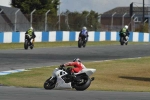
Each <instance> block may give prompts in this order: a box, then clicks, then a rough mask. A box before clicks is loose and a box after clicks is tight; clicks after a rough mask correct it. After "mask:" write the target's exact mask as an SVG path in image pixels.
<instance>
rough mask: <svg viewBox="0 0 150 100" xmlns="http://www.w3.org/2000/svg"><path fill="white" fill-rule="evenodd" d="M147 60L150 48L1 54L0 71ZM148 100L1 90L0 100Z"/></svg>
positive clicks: (99, 94) (57, 49)
mask: <svg viewBox="0 0 150 100" xmlns="http://www.w3.org/2000/svg"><path fill="white" fill-rule="evenodd" d="M144 56H150V45H128V46H120V45H111V46H87V47H86V48H77V47H55V48H34V49H33V50H24V49H13V50H0V61H1V62H0V71H6V70H10V69H22V68H25V69H27V68H34V67H42V66H50V65H60V64H62V63H65V62H68V61H72V60H73V59H74V58H76V57H79V58H80V59H81V60H82V62H83V63H84V62H87V61H101V60H110V59H121V58H134V57H144ZM80 97H81V98H82V100H143V99H144V100H149V99H150V93H140V92H136V93H134V92H132V93H128V92H104V91H82V93H81V91H80V92H79V91H66V90H52V91H47V90H44V89H28V88H15V87H5V86H1V87H0V100H20V99H21V100H26V99H28V100H35V99H36V100H41V99H50V100H58V99H62V100H77V99H80Z"/></svg>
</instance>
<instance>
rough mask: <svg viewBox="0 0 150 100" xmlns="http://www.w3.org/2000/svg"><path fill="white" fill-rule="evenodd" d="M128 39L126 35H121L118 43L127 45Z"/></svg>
mask: <svg viewBox="0 0 150 100" xmlns="http://www.w3.org/2000/svg"><path fill="white" fill-rule="evenodd" d="M128 39H129V37H128V36H124V37H121V38H120V44H121V45H124V44H125V45H128Z"/></svg>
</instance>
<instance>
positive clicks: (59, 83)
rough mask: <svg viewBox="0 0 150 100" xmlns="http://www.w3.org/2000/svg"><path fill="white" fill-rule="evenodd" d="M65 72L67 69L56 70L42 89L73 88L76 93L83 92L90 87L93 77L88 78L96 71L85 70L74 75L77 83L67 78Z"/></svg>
mask: <svg viewBox="0 0 150 100" xmlns="http://www.w3.org/2000/svg"><path fill="white" fill-rule="evenodd" d="M67 70H68V68H67V69H65V68H60V67H59V68H56V69H55V70H54V71H53V73H52V76H51V77H50V78H48V79H47V80H46V81H45V82H44V88H45V89H46V90H51V89H72V88H75V89H76V90H77V91H84V90H86V89H87V88H88V87H89V86H90V85H91V82H92V81H93V80H94V77H92V78H90V76H91V75H92V74H93V73H94V72H95V71H96V69H92V68H86V69H83V70H82V71H80V72H79V73H74V74H75V76H76V78H77V79H78V81H77V80H74V79H72V78H70V77H69V75H68V72H67Z"/></svg>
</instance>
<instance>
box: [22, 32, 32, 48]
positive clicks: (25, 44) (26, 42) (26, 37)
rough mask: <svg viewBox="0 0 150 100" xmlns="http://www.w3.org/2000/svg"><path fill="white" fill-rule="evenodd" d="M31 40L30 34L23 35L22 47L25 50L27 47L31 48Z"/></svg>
mask: <svg viewBox="0 0 150 100" xmlns="http://www.w3.org/2000/svg"><path fill="white" fill-rule="evenodd" d="M30 41H31V36H30V35H29V34H26V35H25V42H24V49H25V50H27V49H28V47H30V49H33V44H32V43H31V42H30Z"/></svg>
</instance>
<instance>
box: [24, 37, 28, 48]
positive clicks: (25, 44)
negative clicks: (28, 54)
mask: <svg viewBox="0 0 150 100" xmlns="http://www.w3.org/2000/svg"><path fill="white" fill-rule="evenodd" d="M24 49H25V50H27V49H28V40H27V39H26V40H25V42H24Z"/></svg>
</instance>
